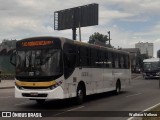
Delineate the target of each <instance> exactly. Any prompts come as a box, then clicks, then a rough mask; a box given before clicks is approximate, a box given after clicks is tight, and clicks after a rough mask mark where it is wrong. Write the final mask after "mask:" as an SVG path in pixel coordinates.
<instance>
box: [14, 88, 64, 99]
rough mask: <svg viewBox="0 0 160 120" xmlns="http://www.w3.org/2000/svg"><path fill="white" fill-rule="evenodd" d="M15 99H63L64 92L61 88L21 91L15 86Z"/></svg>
mask: <svg viewBox="0 0 160 120" xmlns="http://www.w3.org/2000/svg"><path fill="white" fill-rule="evenodd" d="M15 98H29V99H63V98H64V91H63V89H62V87H61V86H58V87H57V88H55V89H53V90H41V89H23V90H20V89H18V88H17V87H16V86H15Z"/></svg>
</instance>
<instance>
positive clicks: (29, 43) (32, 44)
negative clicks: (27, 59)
mask: <svg viewBox="0 0 160 120" xmlns="http://www.w3.org/2000/svg"><path fill="white" fill-rule="evenodd" d="M51 44H53V41H51V40H47V41H44V40H43V41H27V42H22V46H23V47H35V46H45V45H51Z"/></svg>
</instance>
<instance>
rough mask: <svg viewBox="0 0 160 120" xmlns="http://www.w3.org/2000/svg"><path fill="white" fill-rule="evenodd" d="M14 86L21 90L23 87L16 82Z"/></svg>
mask: <svg viewBox="0 0 160 120" xmlns="http://www.w3.org/2000/svg"><path fill="white" fill-rule="evenodd" d="M15 86H16V87H17V88H18V89H20V90H23V87H22V86H19V85H18V84H17V83H16V82H15Z"/></svg>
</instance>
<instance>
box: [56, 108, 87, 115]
mask: <svg viewBox="0 0 160 120" xmlns="http://www.w3.org/2000/svg"><path fill="white" fill-rule="evenodd" d="M83 107H85V106H79V107H76V108H72V109H69V110H66V111H64V112H60V113H57V114H55V115H54V116H58V115H61V114H64V113H67V112H70V111H74V110H77V109H81V108H83Z"/></svg>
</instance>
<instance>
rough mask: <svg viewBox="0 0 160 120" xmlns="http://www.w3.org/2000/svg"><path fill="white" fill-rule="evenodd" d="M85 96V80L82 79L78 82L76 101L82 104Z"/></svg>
mask: <svg viewBox="0 0 160 120" xmlns="http://www.w3.org/2000/svg"><path fill="white" fill-rule="evenodd" d="M85 96H86V86H85V83H84V82H83V81H80V82H79V83H78V86H77V90H76V103H77V104H82V103H83V101H84V98H85Z"/></svg>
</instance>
